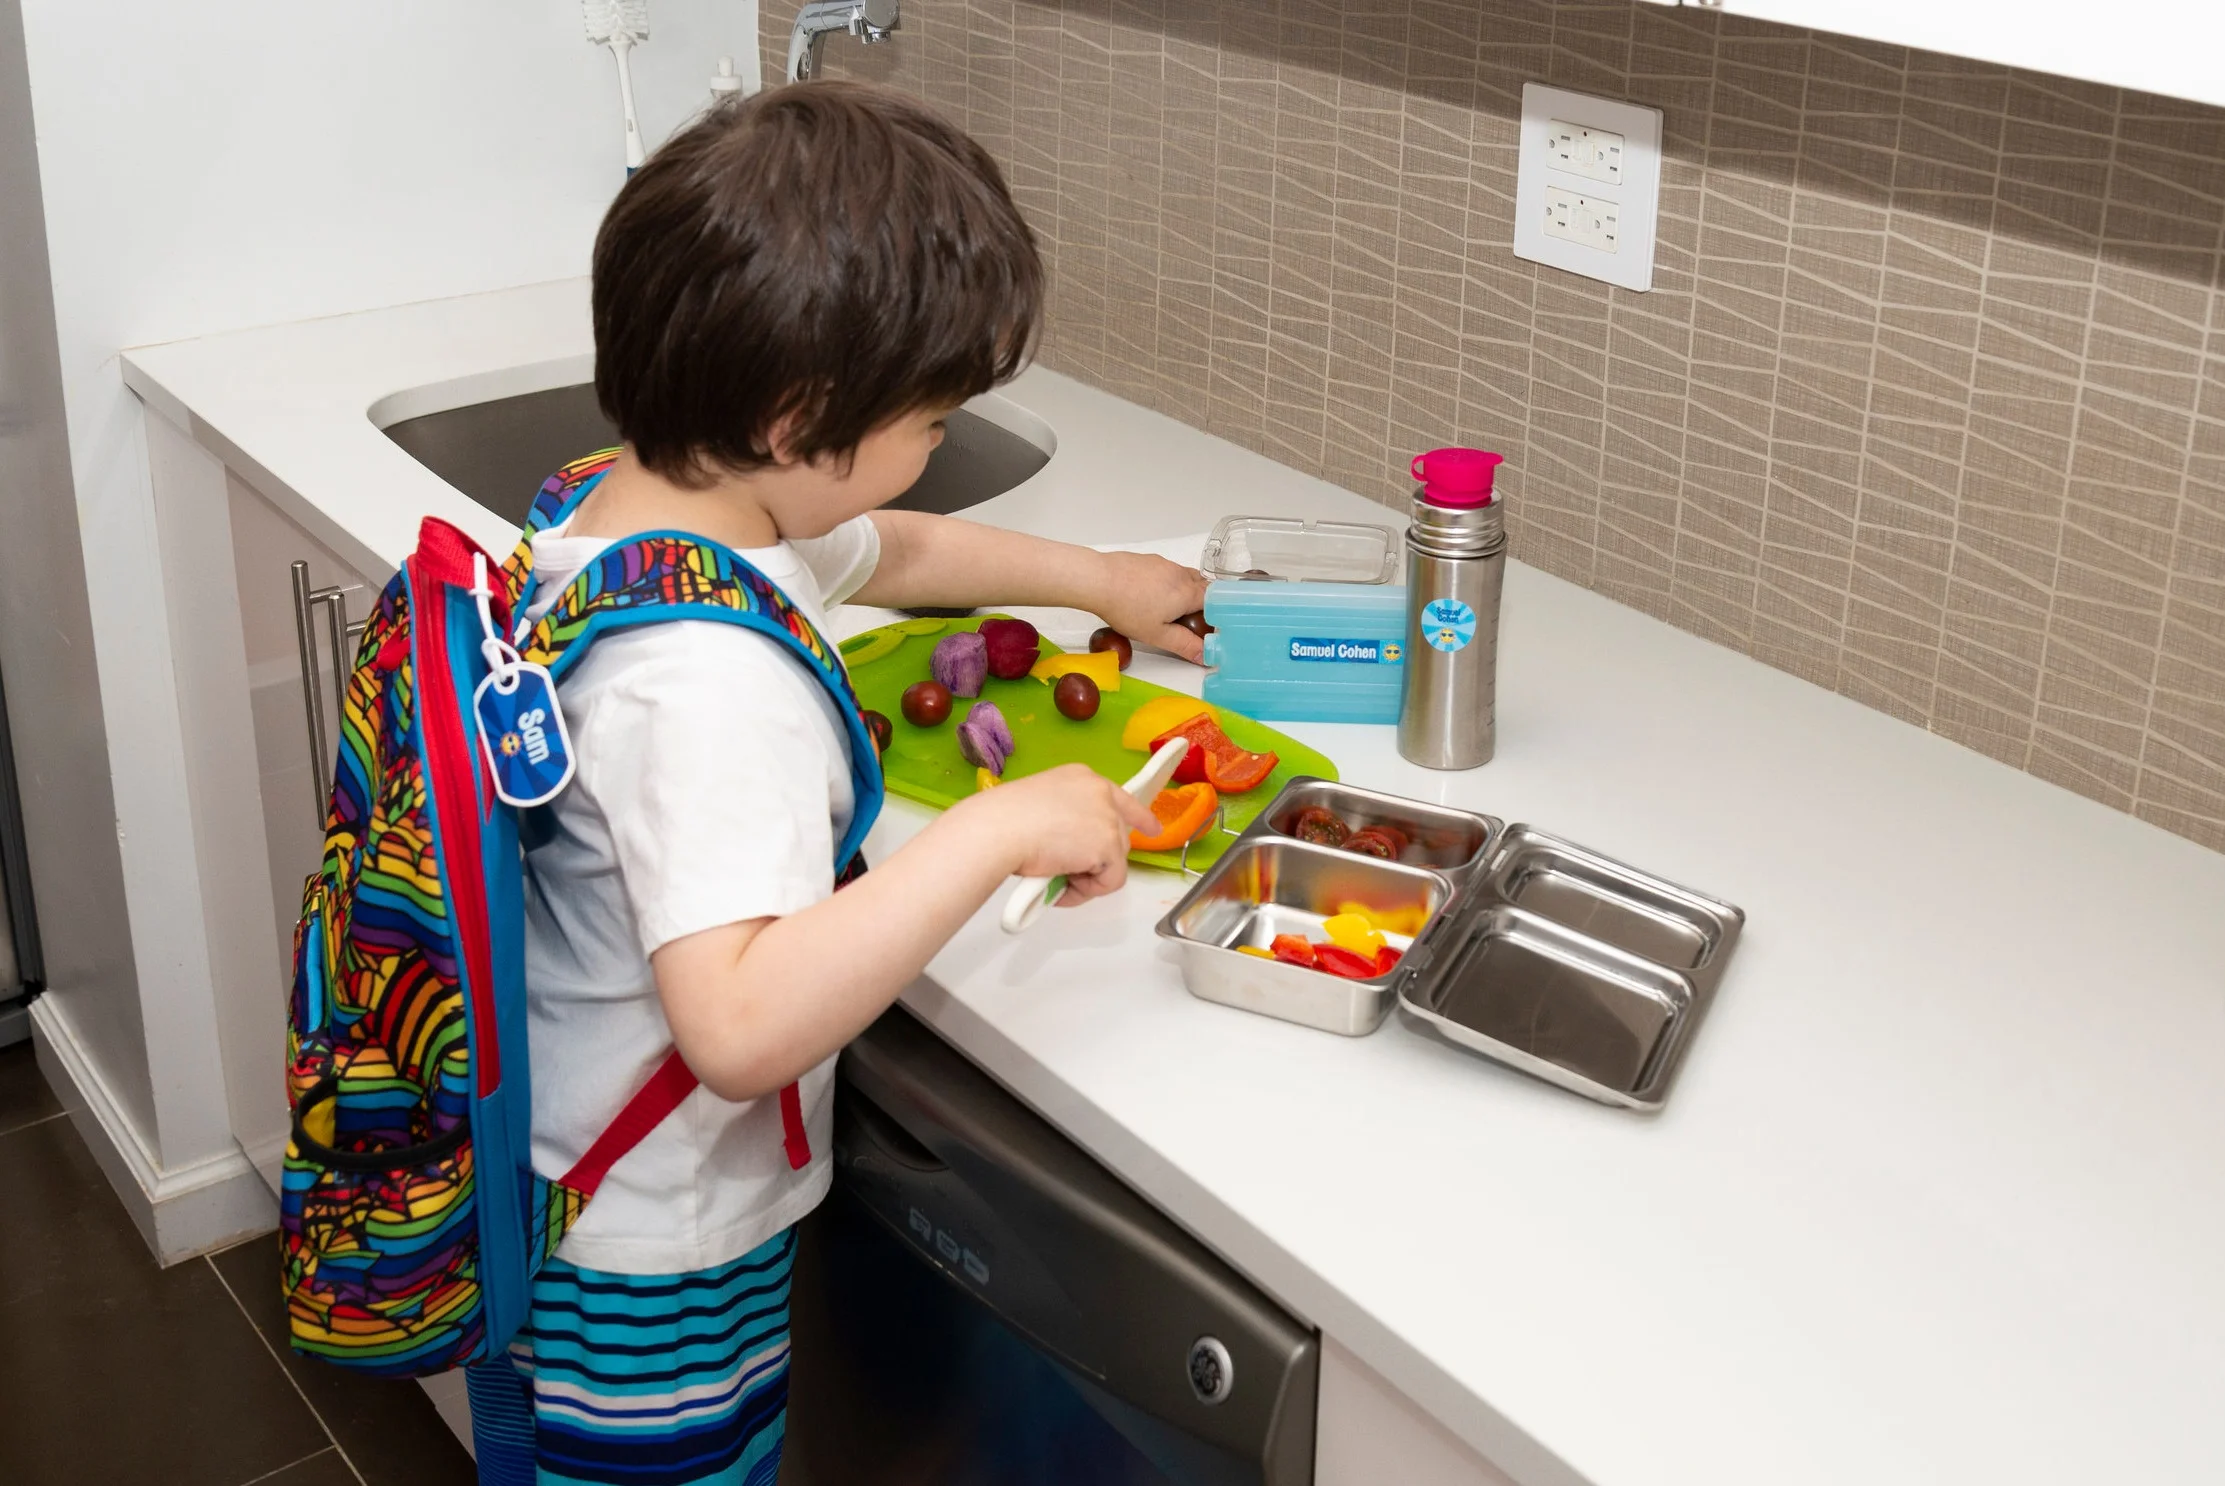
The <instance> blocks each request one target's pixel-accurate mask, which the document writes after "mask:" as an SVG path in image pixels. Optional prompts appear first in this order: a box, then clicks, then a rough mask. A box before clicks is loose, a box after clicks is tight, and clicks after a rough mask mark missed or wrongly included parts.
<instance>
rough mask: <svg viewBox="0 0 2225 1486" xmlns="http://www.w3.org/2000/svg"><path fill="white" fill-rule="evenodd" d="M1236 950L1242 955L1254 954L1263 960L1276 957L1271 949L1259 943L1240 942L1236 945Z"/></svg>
mask: <svg viewBox="0 0 2225 1486" xmlns="http://www.w3.org/2000/svg"><path fill="white" fill-rule="evenodd" d="M1236 952H1237V953H1238V954H1240V955H1254V956H1257V957H1258V958H1259V959H1262V960H1271V959H1273V958H1274V957H1275V956H1274V954H1273V953H1272V952H1271V951H1270V950H1268V949H1267V948H1265V947H1264V946H1262V945H1257V944H1239V945H1237V946H1236Z"/></svg>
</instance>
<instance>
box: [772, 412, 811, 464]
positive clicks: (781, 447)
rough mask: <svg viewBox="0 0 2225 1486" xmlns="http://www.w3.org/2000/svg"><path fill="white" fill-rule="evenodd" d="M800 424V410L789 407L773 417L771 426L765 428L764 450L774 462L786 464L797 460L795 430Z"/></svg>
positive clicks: (801, 419) (801, 414)
mask: <svg viewBox="0 0 2225 1486" xmlns="http://www.w3.org/2000/svg"><path fill="white" fill-rule="evenodd" d="M802 424H803V412H802V410H801V409H791V410H790V411H788V412H785V413H782V414H781V415H780V416H779V417H778V418H775V419H774V420H773V424H772V427H770V428H768V429H766V430H765V452H766V453H767V454H769V455H771V456H772V461H773V463H774V464H778V465H788V464H795V463H796V462H797V459H796V430H797V429H798V428H799V427H801V426H802Z"/></svg>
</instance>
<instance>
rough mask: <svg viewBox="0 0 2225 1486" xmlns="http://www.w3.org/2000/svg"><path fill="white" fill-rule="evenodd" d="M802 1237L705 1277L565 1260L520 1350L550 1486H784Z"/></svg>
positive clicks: (544, 1273)
mask: <svg viewBox="0 0 2225 1486" xmlns="http://www.w3.org/2000/svg"><path fill="white" fill-rule="evenodd" d="M795 1258H796V1234H795V1230H794V1229H792V1228H791V1229H789V1230H787V1231H786V1232H783V1233H781V1234H780V1235H779V1236H778V1237H775V1238H772V1239H769V1240H767V1241H766V1242H765V1243H763V1244H761V1245H759V1246H758V1247H757V1248H755V1249H753V1250H751V1251H750V1252H749V1253H747V1254H744V1255H743V1256H742V1257H741V1258H739V1259H736V1260H734V1261H733V1262H732V1263H730V1264H722V1265H719V1266H718V1267H716V1268H714V1269H700V1270H696V1271H695V1272H694V1273H692V1274H677V1275H629V1274H605V1273H603V1272H602V1271H600V1270H593V1269H582V1268H580V1267H579V1266H578V1265H575V1264H567V1263H565V1262H564V1261H563V1260H561V1259H551V1260H549V1261H548V1263H547V1264H545V1265H544V1266H543V1267H542V1269H541V1272H540V1274H539V1275H537V1276H536V1277H535V1278H534V1281H533V1308H532V1311H531V1313H530V1314H529V1316H528V1317H527V1320H526V1327H525V1330H524V1331H523V1332H522V1333H520V1334H519V1337H518V1339H517V1341H516V1342H515V1343H514V1344H513V1345H512V1347H511V1356H512V1359H513V1360H514V1361H515V1362H516V1364H517V1369H518V1372H519V1373H520V1374H521V1375H522V1376H523V1378H524V1380H525V1385H526V1389H527V1391H528V1393H529V1395H530V1397H531V1399H532V1404H533V1420H534V1431H533V1432H534V1450H535V1455H536V1458H537V1462H538V1467H539V1469H538V1473H537V1480H538V1481H539V1482H540V1483H541V1486H574V1483H594V1486H621V1483H622V1486H773V1478H774V1477H775V1476H777V1475H778V1474H779V1473H780V1446H781V1440H782V1436H783V1430H784V1426H785V1423H786V1419H787V1407H788V1279H789V1271H790V1270H791V1268H792V1267H793V1266H794V1264H795Z"/></svg>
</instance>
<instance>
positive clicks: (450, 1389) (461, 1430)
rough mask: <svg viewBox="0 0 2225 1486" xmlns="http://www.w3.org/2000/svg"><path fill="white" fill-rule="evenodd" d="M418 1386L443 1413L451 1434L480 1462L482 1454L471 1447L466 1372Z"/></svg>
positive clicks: (433, 1378)
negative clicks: (465, 1381)
mask: <svg viewBox="0 0 2225 1486" xmlns="http://www.w3.org/2000/svg"><path fill="white" fill-rule="evenodd" d="M417 1386H418V1387H420V1388H422V1389H424V1390H425V1396H426V1397H427V1398H430V1399H431V1400H432V1401H433V1407H434V1408H436V1409H438V1410H440V1422H441V1423H443V1424H445V1425H447V1426H448V1432H449V1433H450V1434H452V1435H454V1436H455V1437H456V1438H457V1439H458V1440H461V1441H462V1442H463V1447H464V1451H465V1453H466V1454H468V1455H470V1456H471V1458H472V1459H474V1460H477V1459H478V1458H479V1451H478V1449H477V1447H475V1446H474V1445H473V1444H472V1443H471V1392H470V1389H469V1388H468V1387H466V1385H465V1383H464V1375H463V1370H462V1369H461V1368H453V1369H450V1370H449V1371H447V1372H437V1373H434V1374H433V1375H432V1376H431V1377H429V1378H419V1379H418V1380H417Z"/></svg>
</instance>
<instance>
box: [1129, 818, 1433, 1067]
mask: <svg viewBox="0 0 2225 1486" xmlns="http://www.w3.org/2000/svg"><path fill="white" fill-rule="evenodd" d="M1452 895H1453V888H1452V884H1451V882H1450V881H1448V880H1447V879H1446V878H1445V877H1444V876H1443V875H1442V874H1440V873H1437V872H1432V871H1429V870H1427V869H1425V868H1420V867H1406V866H1400V865H1397V864H1396V863H1392V862H1383V861H1378V860H1376V859H1375V858H1373V857H1364V856H1356V855H1354V854H1353V853H1351V852H1348V851H1338V850H1337V849H1335V848H1334V847H1329V846H1316V845H1314V844H1312V843H1311V842H1306V841H1293V840H1290V839H1289V838H1287V837H1283V836H1276V835H1252V834H1249V833H1247V834H1246V835H1245V836H1244V837H1243V838H1242V839H1240V840H1238V841H1237V842H1236V843H1235V844H1234V845H1233V846H1231V847H1229V849H1228V851H1227V852H1226V853H1225V854H1224V855H1223V856H1222V857H1221V859H1220V860H1219V861H1217V862H1215V863H1214V864H1213V865H1212V866H1211V867H1209V868H1207V869H1206V872H1205V875H1204V876H1203V877H1201V878H1199V879H1198V880H1197V881H1196V882H1195V883H1194V884H1192V885H1191V887H1190V890H1189V891H1188V892H1187V893H1185V894H1183V895H1182V900H1181V901H1180V902H1178V903H1176V904H1175V905H1174V907H1173V908H1172V909H1170V910H1168V912H1167V916H1166V917H1165V918H1163V919H1161V920H1159V937H1160V938H1162V939H1166V940H1170V941H1172V942H1173V944H1174V945H1175V947H1176V948H1177V949H1178V950H1179V952H1180V954H1181V959H1182V980H1183V983H1184V984H1185V985H1187V986H1188V987H1189V988H1190V994H1192V995H1194V996H1197V997H1200V998H1201V999H1203V1000H1207V1001H1218V1002H1220V1003H1222V1004H1223V1005H1226V1006H1236V1007H1241V1008H1243V1009H1244V1010H1246V1011H1256V1012H1259V1013H1261V1014H1262V1015H1265V1016H1272V1017H1280V1018H1282V1019H1283V1020H1284V1021H1287V1022H1298V1023H1301V1024H1302V1025H1304V1026H1308V1027H1318V1028H1320V1029H1321V1030H1322V1031H1324V1032H1338V1033H1342V1034H1343V1035H1345V1036H1347V1037H1357V1036H1360V1035H1361V1034H1363V1033H1367V1032H1372V1031H1374V1030H1375V1029H1376V1028H1377V1027H1378V1026H1380V1025H1381V1024H1382V1021H1383V1018H1384V1017H1385V1016H1386V1015H1388V1014H1389V1012H1390V1009H1391V1004H1392V1002H1393V1001H1394V1000H1395V999H1396V996H1397V983H1398V981H1399V980H1401V979H1402V978H1403V970H1404V967H1403V966H1401V967H1400V969H1398V970H1393V971H1392V972H1391V973H1390V974H1388V975H1383V976H1378V977H1376V978H1375V979H1373V980H1346V979H1344V978H1342V977H1341V976H1335V975H1330V974H1328V973H1327V972H1326V971H1321V970H1310V969H1307V968H1306V967H1304V966H1302V965H1287V964H1284V963H1283V962H1282V961H1280V960H1271V959H1263V958H1261V957H1260V956H1258V955H1247V954H1240V953H1238V952H1237V946H1238V945H1243V944H1248V945H1254V946H1256V947H1258V948H1260V949H1265V948H1266V947H1267V946H1268V945H1269V944H1270V943H1272V942H1273V940H1274V937H1275V936H1276V935H1277V934H1302V935H1304V936H1305V937H1306V938H1307V939H1309V940H1315V941H1319V940H1322V939H1324V938H1326V937H1327V936H1326V935H1325V934H1324V933H1323V932H1322V929H1321V923H1322V920H1324V919H1326V918H1328V917H1329V916H1330V915H1331V914H1334V913H1337V912H1339V911H1340V910H1341V907H1342V905H1343V904H1346V903H1359V904H1362V905H1364V906H1366V907H1368V908H1371V909H1376V910H1378V911H1391V910H1396V909H1402V908H1411V907H1420V908H1422V909H1424V910H1426V911H1427V912H1428V914H1429V915H1430V917H1431V919H1432V920H1434V919H1435V918H1436V917H1437V915H1438V914H1439V912H1440V911H1441V910H1442V909H1443V908H1444V907H1445V906H1446V904H1447V903H1449V902H1450V901H1451V899H1452ZM1425 932H1426V931H1425ZM1384 937H1385V938H1386V939H1387V940H1389V942H1390V943H1391V944H1393V945H1395V946H1397V947H1398V948H1399V949H1401V950H1404V949H1406V948H1408V947H1409V945H1410V942H1411V941H1409V940H1408V939H1407V938H1405V936H1403V935H1398V934H1386V935H1385V936H1384Z"/></svg>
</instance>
